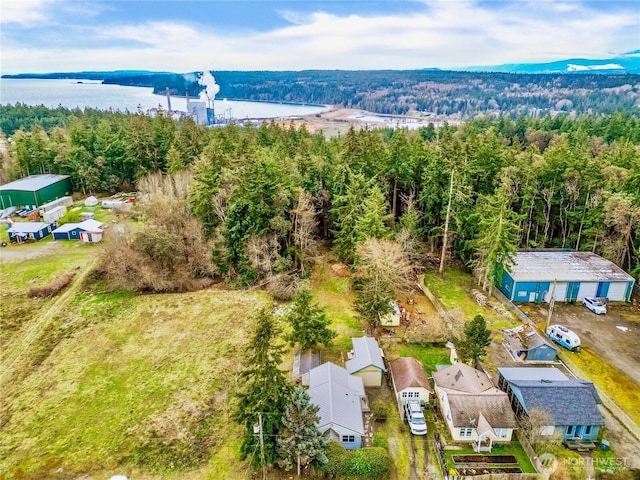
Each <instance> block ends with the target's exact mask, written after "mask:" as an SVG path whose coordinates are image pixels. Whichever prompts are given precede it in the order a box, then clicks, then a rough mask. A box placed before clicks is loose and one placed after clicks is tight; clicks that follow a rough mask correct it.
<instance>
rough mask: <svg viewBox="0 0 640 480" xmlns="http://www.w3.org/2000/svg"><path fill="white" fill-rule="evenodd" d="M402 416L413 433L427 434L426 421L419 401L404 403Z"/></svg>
mask: <svg viewBox="0 0 640 480" xmlns="http://www.w3.org/2000/svg"><path fill="white" fill-rule="evenodd" d="M404 416H405V418H406V419H407V422H409V429H410V430H411V433H413V434H414V435H426V434H427V421H426V419H425V418H424V413H423V412H422V406H421V405H420V402H407V403H406V404H405V405H404Z"/></svg>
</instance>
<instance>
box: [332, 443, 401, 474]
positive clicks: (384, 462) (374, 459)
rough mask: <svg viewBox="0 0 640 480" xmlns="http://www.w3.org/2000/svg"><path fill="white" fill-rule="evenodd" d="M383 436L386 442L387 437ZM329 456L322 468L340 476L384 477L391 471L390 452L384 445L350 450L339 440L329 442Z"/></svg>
mask: <svg viewBox="0 0 640 480" xmlns="http://www.w3.org/2000/svg"><path fill="white" fill-rule="evenodd" d="M381 437H382V438H384V441H385V443H386V437H384V435H381ZM379 441H381V440H379ZM327 458H328V460H329V461H328V462H327V463H326V464H324V465H322V466H321V467H320V470H321V471H322V472H323V473H325V474H330V475H336V476H339V477H341V476H354V477H365V478H382V477H384V476H385V475H386V473H387V472H388V471H389V452H387V450H386V449H385V448H384V447H382V446H374V447H368V448H361V449H358V450H351V451H349V450H346V449H345V448H344V447H343V446H342V445H340V444H339V443H337V442H329V445H328V448H327Z"/></svg>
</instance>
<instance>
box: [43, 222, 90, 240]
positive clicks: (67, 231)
mask: <svg viewBox="0 0 640 480" xmlns="http://www.w3.org/2000/svg"><path fill="white" fill-rule="evenodd" d="M86 232H88V233H92V234H93V233H95V234H100V235H102V222H98V221H97V220H93V219H90V220H85V221H84V222H81V223H65V224H64V225H62V226H61V227H58V228H56V229H55V230H54V231H53V238H54V239H55V240H81V239H82V234H83V233H86ZM100 238H101V237H100Z"/></svg>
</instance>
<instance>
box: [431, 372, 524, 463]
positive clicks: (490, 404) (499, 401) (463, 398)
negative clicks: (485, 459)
mask: <svg viewBox="0 0 640 480" xmlns="http://www.w3.org/2000/svg"><path fill="white" fill-rule="evenodd" d="M433 383H434V389H435V397H436V400H437V403H438V407H439V409H440V412H441V414H442V418H444V420H445V423H446V424H447V427H448V428H449V432H450V433H451V438H452V439H453V441H455V442H464V443H471V444H472V445H473V448H474V450H475V451H477V452H486V451H491V448H492V447H493V445H494V444H496V443H509V442H510V441H511V437H512V435H513V431H514V430H515V429H516V428H517V427H518V424H517V422H516V419H515V416H514V415H513V411H512V410H511V405H510V403H509V398H508V397H507V394H506V393H505V392H503V391H501V390H500V389H498V388H496V387H495V386H494V385H493V383H492V382H491V379H490V378H489V376H488V375H487V374H485V373H484V372H481V371H480V370H476V369H475V368H472V367H470V366H469V365H466V364H464V363H456V364H455V365H450V366H448V367H445V368H443V369H441V370H438V371H437V372H433Z"/></svg>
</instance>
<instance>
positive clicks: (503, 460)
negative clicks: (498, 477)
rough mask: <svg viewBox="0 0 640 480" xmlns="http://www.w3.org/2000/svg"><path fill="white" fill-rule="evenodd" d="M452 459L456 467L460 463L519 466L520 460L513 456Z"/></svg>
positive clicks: (478, 456) (472, 456) (456, 457)
mask: <svg viewBox="0 0 640 480" xmlns="http://www.w3.org/2000/svg"><path fill="white" fill-rule="evenodd" d="M451 458H453V461H454V462H456V465H457V464H459V463H462V464H465V465H474V466H475V465H484V464H494V463H511V464H515V465H517V464H518V460H517V459H516V457H514V456H513V455H452V456H451Z"/></svg>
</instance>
